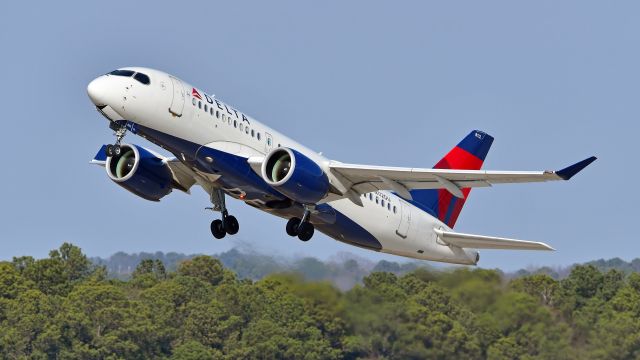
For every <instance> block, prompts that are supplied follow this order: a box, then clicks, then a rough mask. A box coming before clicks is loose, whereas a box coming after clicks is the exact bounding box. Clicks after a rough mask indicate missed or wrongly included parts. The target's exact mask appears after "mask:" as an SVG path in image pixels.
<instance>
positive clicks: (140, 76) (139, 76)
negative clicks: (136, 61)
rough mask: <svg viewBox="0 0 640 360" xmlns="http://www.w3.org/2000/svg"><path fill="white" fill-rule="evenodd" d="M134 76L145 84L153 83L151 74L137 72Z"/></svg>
mask: <svg viewBox="0 0 640 360" xmlns="http://www.w3.org/2000/svg"><path fill="white" fill-rule="evenodd" d="M133 78H134V79H136V80H138V81H139V82H141V83H143V84H145V85H149V84H150V83H151V80H150V79H149V76H147V75H145V74H143V73H136V75H135V76H134V77H133Z"/></svg>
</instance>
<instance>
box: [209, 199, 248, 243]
mask: <svg viewBox="0 0 640 360" xmlns="http://www.w3.org/2000/svg"><path fill="white" fill-rule="evenodd" d="M211 203H212V204H213V207H210V208H207V210H212V211H220V212H221V213H222V219H216V220H213V221H212V222H211V234H212V235H213V237H214V238H216V239H222V238H223V237H225V236H226V235H227V234H229V235H235V234H237V233H238V230H240V224H239V223H238V219H236V217H235V216H233V215H229V213H228V212H227V207H226V205H225V201H224V192H223V191H222V190H219V189H214V190H213V191H211Z"/></svg>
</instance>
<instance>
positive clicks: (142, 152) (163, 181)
mask: <svg viewBox="0 0 640 360" xmlns="http://www.w3.org/2000/svg"><path fill="white" fill-rule="evenodd" d="M105 165H106V166H105V167H106V169H107V175H108V176H109V178H110V179H111V180H113V181H114V182H115V183H116V184H118V185H120V186H122V187H123V188H125V189H127V190H128V191H130V192H132V193H134V194H136V195H138V196H140V197H141V198H143V199H146V200H150V201H160V199H162V198H163V197H165V196H166V195H168V194H169V193H170V192H171V190H172V187H171V182H172V179H173V177H172V175H171V169H169V166H168V165H167V164H166V163H164V161H163V160H162V159H161V158H159V157H157V156H156V155H154V154H152V153H151V152H150V151H149V150H146V149H145V148H143V147H140V146H137V145H128V144H123V145H121V152H120V155H114V156H111V157H108V158H107V162H106V164H105Z"/></svg>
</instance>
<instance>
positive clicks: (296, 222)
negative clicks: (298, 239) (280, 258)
mask: <svg viewBox="0 0 640 360" xmlns="http://www.w3.org/2000/svg"><path fill="white" fill-rule="evenodd" d="M298 226H300V219H298V218H295V217H294V218H291V219H289V221H287V228H286V229H287V235H289V236H298Z"/></svg>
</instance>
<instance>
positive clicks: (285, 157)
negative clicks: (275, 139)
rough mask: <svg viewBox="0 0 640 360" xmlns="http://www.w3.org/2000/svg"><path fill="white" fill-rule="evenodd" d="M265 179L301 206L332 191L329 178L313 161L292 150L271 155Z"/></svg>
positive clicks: (279, 151) (264, 164)
mask: <svg viewBox="0 0 640 360" xmlns="http://www.w3.org/2000/svg"><path fill="white" fill-rule="evenodd" d="M261 174H262V178H263V179H264V180H265V181H266V182H267V184H269V185H271V186H272V187H273V188H274V189H276V190H277V191H278V192H280V193H282V194H283V195H285V196H286V197H288V198H290V199H292V200H294V201H297V202H299V203H301V204H315V203H317V202H318V201H320V200H321V199H323V198H324V197H325V196H327V193H328V192H329V186H330V185H329V179H328V178H327V175H326V174H325V173H324V171H323V170H322V168H321V167H320V166H319V165H318V164H317V163H316V162H314V161H313V160H311V159H309V158H308V157H306V156H304V155H302V154H301V153H299V152H297V151H295V150H293V149H289V148H284V147H281V148H276V149H273V150H272V151H271V152H269V153H268V154H267V156H266V157H265V159H264V161H263V163H262V169H261Z"/></svg>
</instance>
